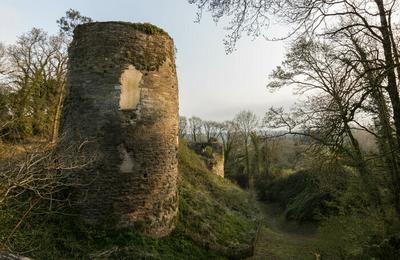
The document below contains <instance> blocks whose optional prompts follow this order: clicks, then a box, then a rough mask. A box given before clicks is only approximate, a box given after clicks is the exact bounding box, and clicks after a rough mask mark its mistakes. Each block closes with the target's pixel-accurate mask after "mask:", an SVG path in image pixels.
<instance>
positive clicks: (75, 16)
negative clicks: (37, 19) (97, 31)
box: [57, 9, 93, 36]
mask: <svg viewBox="0 0 400 260" xmlns="http://www.w3.org/2000/svg"><path fill="white" fill-rule="evenodd" d="M90 22H93V20H92V18H90V17H87V16H83V15H81V13H80V12H79V11H77V10H74V9H69V10H68V11H66V12H65V16H63V17H61V18H60V19H58V20H57V24H58V26H59V28H60V31H61V32H63V33H66V34H67V35H68V36H72V34H73V32H74V29H75V28H76V26H78V25H79V24H84V23H90Z"/></svg>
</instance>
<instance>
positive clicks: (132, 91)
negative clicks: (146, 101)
mask: <svg viewBox="0 0 400 260" xmlns="http://www.w3.org/2000/svg"><path fill="white" fill-rule="evenodd" d="M141 80H142V73H141V72H140V71H139V70H137V69H135V67H134V66H132V65H129V66H128V68H127V69H125V70H124V72H123V73H122V75H121V78H120V82H121V94H120V97H119V109H120V110H130V109H135V108H136V106H137V104H138V103H139V100H140V88H139V85H140V81H141Z"/></svg>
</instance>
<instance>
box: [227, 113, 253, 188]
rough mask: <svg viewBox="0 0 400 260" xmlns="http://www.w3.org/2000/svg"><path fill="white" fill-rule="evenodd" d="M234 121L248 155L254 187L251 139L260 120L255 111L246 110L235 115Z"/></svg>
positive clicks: (247, 169)
mask: <svg viewBox="0 0 400 260" xmlns="http://www.w3.org/2000/svg"><path fill="white" fill-rule="evenodd" d="M233 122H234V124H235V125H236V127H237V129H238V131H239V133H240V135H241V138H242V141H243V145H244V149H245V157H246V175H247V177H248V180H249V187H250V189H252V188H253V186H254V180H253V174H252V172H251V169H250V155H249V142H250V141H251V140H250V137H251V134H252V133H254V132H255V131H257V128H258V123H259V121H258V118H257V116H256V115H255V114H254V113H253V112H251V111H248V110H244V111H241V112H239V113H238V114H237V115H236V116H235V118H234V119H233Z"/></svg>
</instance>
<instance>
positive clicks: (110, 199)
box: [61, 22, 178, 236]
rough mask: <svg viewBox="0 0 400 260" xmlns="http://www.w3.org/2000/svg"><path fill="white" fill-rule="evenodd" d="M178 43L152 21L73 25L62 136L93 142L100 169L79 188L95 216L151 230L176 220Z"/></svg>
mask: <svg viewBox="0 0 400 260" xmlns="http://www.w3.org/2000/svg"><path fill="white" fill-rule="evenodd" d="M141 26H143V27H141ZM149 28H150V30H149ZM154 28H155V30H154ZM174 50H175V49H174V44H173V41H172V39H171V38H170V37H169V36H168V35H167V34H166V33H164V32H163V31H162V30H160V29H158V28H156V27H153V26H151V25H148V24H145V25H140V24H131V23H123V22H102V23H90V24H85V25H80V26H78V27H77V28H76V30H75V32H74V40H73V42H72V44H71V47H70V49H69V55H70V58H69V72H68V79H67V95H66V100H65V105H64V111H63V117H62V125H61V131H62V133H63V135H64V141H63V142H64V143H71V142H79V141H80V140H86V139H87V140H90V141H92V142H91V143H90V146H89V151H90V152H93V153H96V154H97V155H98V158H99V163H98V165H97V167H95V169H93V170H89V171H87V172H84V173H82V172H81V173H78V174H77V175H76V176H77V177H76V178H77V180H78V181H79V182H82V183H84V184H87V183H89V184H88V185H83V186H82V187H81V188H79V189H78V190H77V192H76V202H77V203H78V204H79V208H80V210H81V212H82V215H83V217H84V219H85V220H86V221H87V222H89V223H93V224H104V223H112V225H115V226H114V227H132V226H133V227H137V228H140V229H141V230H142V231H143V232H144V233H146V234H149V235H152V236H163V235H166V234H168V233H169V232H170V231H171V230H172V229H173V228H174V226H175V219H176V216H177V211H178V201H177V186H176V182H177V175H178V169H177V145H178V137H177V135H178V86H177V78H176V69H175V60H174Z"/></svg>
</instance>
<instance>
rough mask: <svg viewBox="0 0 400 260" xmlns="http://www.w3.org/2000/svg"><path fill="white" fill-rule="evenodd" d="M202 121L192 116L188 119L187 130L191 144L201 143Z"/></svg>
mask: <svg viewBox="0 0 400 260" xmlns="http://www.w3.org/2000/svg"><path fill="white" fill-rule="evenodd" d="M202 126H203V120H201V118H199V117H196V116H192V117H191V118H189V129H190V131H189V132H190V135H191V139H192V140H193V142H200V141H201V134H202Z"/></svg>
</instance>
